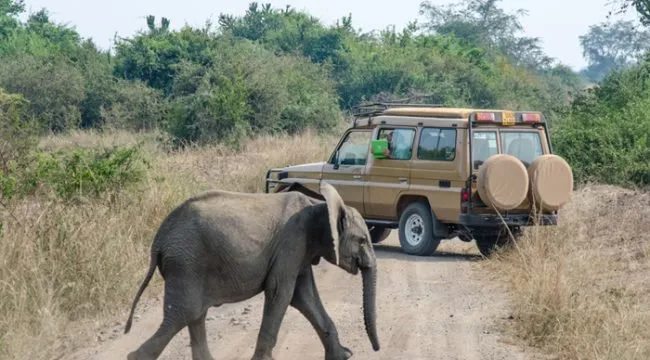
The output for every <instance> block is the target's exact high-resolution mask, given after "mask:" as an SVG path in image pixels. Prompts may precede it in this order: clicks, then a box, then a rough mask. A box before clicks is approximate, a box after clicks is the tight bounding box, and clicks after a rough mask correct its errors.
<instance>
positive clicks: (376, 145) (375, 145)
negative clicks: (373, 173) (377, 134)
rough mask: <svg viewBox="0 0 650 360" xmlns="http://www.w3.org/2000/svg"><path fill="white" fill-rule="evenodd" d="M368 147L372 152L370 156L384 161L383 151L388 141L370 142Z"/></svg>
mask: <svg viewBox="0 0 650 360" xmlns="http://www.w3.org/2000/svg"><path fill="white" fill-rule="evenodd" d="M370 147H371V151H372V156H373V157H374V158H375V159H385V158H386V155H384V150H386V149H387V148H388V140H386V139H377V140H372V141H370Z"/></svg>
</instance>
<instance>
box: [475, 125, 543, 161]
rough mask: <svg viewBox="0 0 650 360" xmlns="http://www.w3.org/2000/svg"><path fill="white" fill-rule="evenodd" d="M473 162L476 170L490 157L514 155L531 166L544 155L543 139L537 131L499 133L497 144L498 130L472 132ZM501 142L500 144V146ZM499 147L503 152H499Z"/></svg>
mask: <svg viewBox="0 0 650 360" xmlns="http://www.w3.org/2000/svg"><path fill="white" fill-rule="evenodd" d="M472 133H473V138H474V141H473V143H472V160H473V163H474V164H473V165H474V170H477V169H478V168H479V167H480V166H481V164H483V163H484V162H485V160H487V159H488V158H489V157H490V156H492V155H495V154H498V153H501V154H508V155H512V156H514V157H516V158H518V159H519V160H521V161H522V162H523V163H524V165H526V166H529V165H530V164H531V163H532V162H533V161H534V160H535V159H536V158H537V157H538V156H541V155H543V154H544V151H543V150H542V138H541V136H540V134H539V132H537V131H503V130H502V131H499V135H498V137H499V141H498V142H497V131H496V130H476V131H472ZM499 142H500V144H499ZM499 146H500V148H501V151H499Z"/></svg>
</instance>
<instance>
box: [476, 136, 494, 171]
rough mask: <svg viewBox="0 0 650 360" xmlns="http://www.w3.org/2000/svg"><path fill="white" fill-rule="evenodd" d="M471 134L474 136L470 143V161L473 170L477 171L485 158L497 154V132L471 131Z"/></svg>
mask: <svg viewBox="0 0 650 360" xmlns="http://www.w3.org/2000/svg"><path fill="white" fill-rule="evenodd" d="M472 134H473V135H474V136H473V137H474V141H473V143H472V161H473V163H474V169H478V168H479V166H481V164H483V163H484V162H485V160H487V158H489V157H490V156H492V155H494V154H497V153H498V152H499V148H498V145H497V132H496V131H473V132H472Z"/></svg>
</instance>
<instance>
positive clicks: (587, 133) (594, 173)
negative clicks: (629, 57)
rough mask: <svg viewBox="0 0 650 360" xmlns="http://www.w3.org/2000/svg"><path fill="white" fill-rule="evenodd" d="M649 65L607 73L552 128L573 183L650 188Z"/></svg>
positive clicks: (555, 142) (554, 138) (556, 148)
mask: <svg viewBox="0 0 650 360" xmlns="http://www.w3.org/2000/svg"><path fill="white" fill-rule="evenodd" d="M648 67H650V64H648V63H645V64H641V65H639V66H637V67H635V68H632V69H629V70H626V71H623V72H618V73H613V74H611V75H610V76H608V77H606V78H605V80H604V81H603V83H602V84H601V85H600V87H599V88H598V89H596V90H595V91H591V92H588V93H585V94H582V95H580V96H579V97H578V98H577V99H576V100H574V102H573V104H572V105H571V107H570V108H569V109H568V110H566V111H565V112H563V113H562V116H561V119H560V120H558V121H557V122H556V123H555V124H554V126H553V128H552V141H553V143H554V150H555V152H556V153H558V154H559V155H561V156H563V157H564V158H566V159H567V161H568V162H569V163H570V164H571V166H572V168H573V171H574V175H575V178H576V182H577V183H583V182H586V181H593V182H600V183H606V184H615V185H623V186H632V187H636V186H641V187H647V186H650V161H648V159H650V88H649V87H648V85H650V81H649V80H650V72H649V71H648Z"/></svg>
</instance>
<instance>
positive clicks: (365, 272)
mask: <svg viewBox="0 0 650 360" xmlns="http://www.w3.org/2000/svg"><path fill="white" fill-rule="evenodd" d="M361 278H362V280H363V322H364V323H365V326H366V333H368V338H370V343H371V344H372V348H373V350H375V351H379V339H378V338H377V318H376V311H375V298H376V295H377V291H376V288H377V267H376V266H375V264H373V265H372V266H369V267H366V268H363V269H362V270H361Z"/></svg>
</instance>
